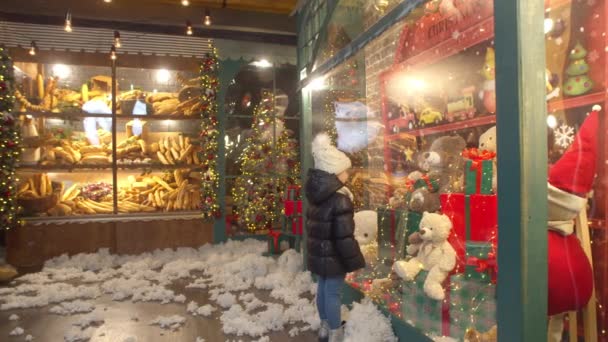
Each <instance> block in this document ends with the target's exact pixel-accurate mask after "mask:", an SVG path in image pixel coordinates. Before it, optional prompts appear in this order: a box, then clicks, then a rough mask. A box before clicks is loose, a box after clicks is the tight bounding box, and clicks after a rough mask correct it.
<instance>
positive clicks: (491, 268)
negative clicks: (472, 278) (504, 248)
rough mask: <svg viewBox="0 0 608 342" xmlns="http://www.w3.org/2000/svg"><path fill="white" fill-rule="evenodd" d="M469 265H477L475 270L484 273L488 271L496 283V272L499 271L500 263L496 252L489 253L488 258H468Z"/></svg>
mask: <svg viewBox="0 0 608 342" xmlns="http://www.w3.org/2000/svg"><path fill="white" fill-rule="evenodd" d="M467 266H476V267H475V271H476V272H479V273H482V272H487V273H488V274H489V275H490V277H491V278H492V283H494V284H496V274H497V272H498V263H497V262H496V253H494V252H490V253H488V258H487V259H480V258H476V257H469V258H467Z"/></svg>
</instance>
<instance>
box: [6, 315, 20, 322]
mask: <svg viewBox="0 0 608 342" xmlns="http://www.w3.org/2000/svg"><path fill="white" fill-rule="evenodd" d="M8 320H9V321H18V320H19V316H17V315H15V314H12V315H10V316H8Z"/></svg>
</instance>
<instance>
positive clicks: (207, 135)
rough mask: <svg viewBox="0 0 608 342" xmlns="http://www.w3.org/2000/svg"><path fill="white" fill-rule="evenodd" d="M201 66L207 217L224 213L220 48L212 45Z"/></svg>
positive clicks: (203, 205) (204, 208) (203, 201)
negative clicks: (219, 160) (221, 196)
mask: <svg viewBox="0 0 608 342" xmlns="http://www.w3.org/2000/svg"><path fill="white" fill-rule="evenodd" d="M212 50H213V51H212V53H211V54H207V56H205V58H204V59H203V61H202V63H201V66H200V75H201V76H200V78H201V87H202V88H203V89H204V91H203V94H202V95H201V102H202V111H201V119H202V122H201V132H200V144H201V152H200V156H201V158H200V159H201V169H202V182H201V205H200V207H201V208H200V209H201V210H202V212H203V218H204V219H205V220H213V219H216V218H219V217H221V215H222V213H221V211H220V205H219V202H218V198H217V193H218V190H219V174H218V171H217V153H218V136H219V131H218V129H217V124H218V121H217V98H216V96H217V92H218V88H219V77H218V73H219V62H218V58H217V51H216V49H215V48H213V49H212Z"/></svg>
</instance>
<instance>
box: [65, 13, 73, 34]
mask: <svg viewBox="0 0 608 342" xmlns="http://www.w3.org/2000/svg"><path fill="white" fill-rule="evenodd" d="M64 29H65V32H72V11H70V10H68V12H67V13H66V14H65V27H64Z"/></svg>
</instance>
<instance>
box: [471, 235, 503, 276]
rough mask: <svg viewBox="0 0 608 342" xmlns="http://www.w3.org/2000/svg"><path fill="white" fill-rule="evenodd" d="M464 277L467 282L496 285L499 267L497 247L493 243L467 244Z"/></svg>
mask: <svg viewBox="0 0 608 342" xmlns="http://www.w3.org/2000/svg"><path fill="white" fill-rule="evenodd" d="M465 246H466V264H465V271H464V276H465V278H466V279H467V280H471V279H472V280H476V281H478V282H482V283H486V284H489V283H492V284H496V276H497V271H498V265H497V263H496V245H495V241H492V242H466V243H465Z"/></svg>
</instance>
